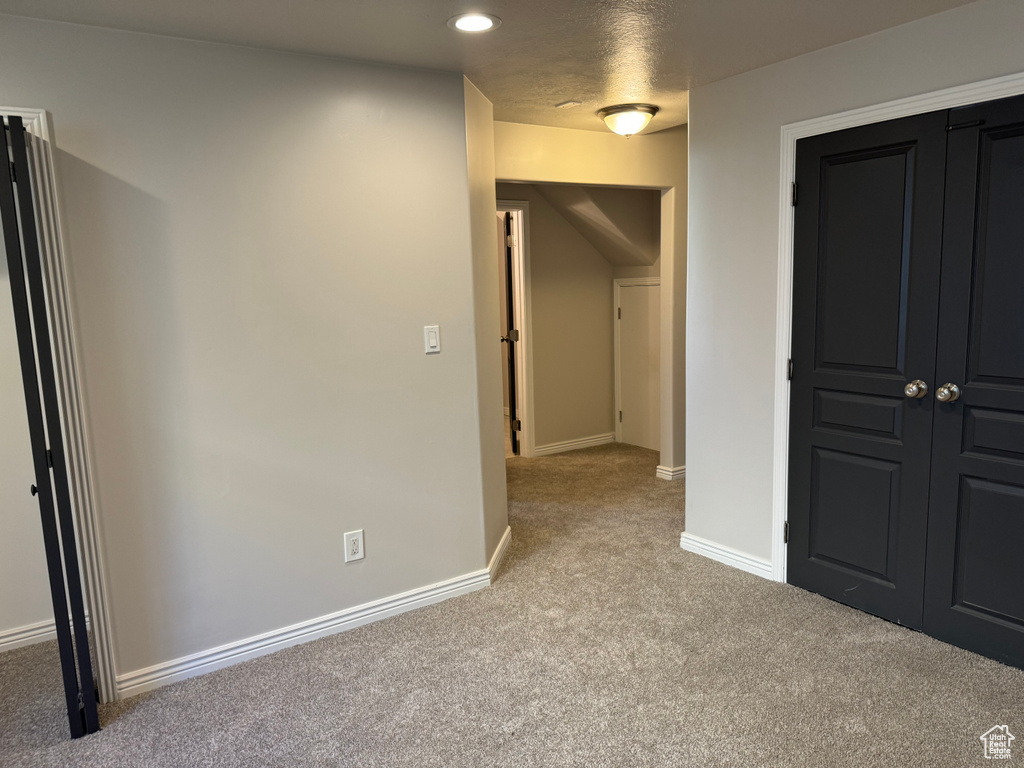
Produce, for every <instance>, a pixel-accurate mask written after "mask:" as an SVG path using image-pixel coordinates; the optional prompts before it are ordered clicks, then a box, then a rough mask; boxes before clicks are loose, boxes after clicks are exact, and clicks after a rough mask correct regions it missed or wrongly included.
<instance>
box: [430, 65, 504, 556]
mask: <svg viewBox="0 0 1024 768" xmlns="http://www.w3.org/2000/svg"><path fill="white" fill-rule="evenodd" d="M465 108H466V133H465V137H466V139H465V140H466V154H467V161H468V162H467V174H468V177H469V216H470V219H469V223H470V232H471V234H472V262H473V264H472V266H473V296H474V297H475V298H474V311H475V324H476V328H475V330H476V369H477V408H478V412H479V420H480V466H481V473H480V474H481V477H482V483H483V487H482V493H483V505H484V508H483V512H484V515H483V523H484V531H483V532H484V547H485V550H484V551H485V555H486V559H487V560H488V561H490V559H491V556H492V555H493V554H494V552H495V551H496V550H497V548H498V544H499V543H500V542H501V537H502V536H503V535H504V533H505V529H506V528H508V497H507V495H506V491H505V430H504V423H503V421H502V414H501V376H502V369H501V352H502V348H501V346H502V345H501V330H500V325H499V317H500V314H501V313H500V309H499V303H498V285H499V281H498V264H497V263H496V262H495V260H494V213H495V208H496V207H497V200H496V198H495V192H494V108H493V107H492V106H491V102H489V101H488V100H487V99H486V98H485V97H484V95H483V94H482V93H480V91H479V90H478V89H477V88H476V86H474V85H473V84H472V83H471V82H470V81H469V80H465ZM440 200H442V201H443V200H444V198H440ZM469 479H470V478H466V480H467V481H468V480H469Z"/></svg>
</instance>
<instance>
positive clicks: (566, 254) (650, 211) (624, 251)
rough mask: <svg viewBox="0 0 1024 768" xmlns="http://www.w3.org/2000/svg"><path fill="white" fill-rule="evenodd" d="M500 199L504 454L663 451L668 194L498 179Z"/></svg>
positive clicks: (623, 188) (542, 454)
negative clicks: (609, 447) (664, 211)
mask: <svg viewBox="0 0 1024 768" xmlns="http://www.w3.org/2000/svg"><path fill="white" fill-rule="evenodd" d="M497 198H498V201H499V202H498V206H497V211H498V215H497V219H496V225H497V235H498V254H499V258H500V259H501V262H500V264H499V274H500V275H501V280H500V282H501V286H500V293H501V322H502V326H501V327H502V331H501V333H502V343H503V344H504V345H505V347H506V348H505V349H504V350H503V368H504V370H503V374H504V380H505V382H506V384H505V408H506V417H507V418H506V432H507V433H508V434H509V437H510V438H511V437H513V436H514V437H518V438H519V439H518V440H517V441H516V442H513V441H512V440H511V439H509V441H508V444H507V446H506V448H507V453H508V455H510V456H513V455H515V456H522V457H526V458H532V457H539V456H547V455H551V454H557V453H563V452H566V451H573V450H578V449H582V448H590V447H594V446H598V445H602V444H605V443H612V442H626V443H629V444H633V445H638V446H640V447H643V448H646V449H648V450H652V451H659V450H660V432H661V425H660V421H661V375H660V361H659V357H660V352H661V318H662V313H661V308H660V307H661V301H660V298H661V297H660V291H661V287H660V286H661V280H660V255H661V205H662V200H661V198H662V193H661V191H660V190H653V189H640V188H626V187H603V186H583V185H568V184H522V183H499V184H498V188H497ZM623 302H625V304H626V305H628V306H624V305H623ZM641 316H642V318H643V322H642V323H641V322H640V320H641ZM623 328H625V331H626V332H625V335H623V334H622V332H621V331H622V329H623ZM656 464H657V462H656ZM659 476H660V475H659Z"/></svg>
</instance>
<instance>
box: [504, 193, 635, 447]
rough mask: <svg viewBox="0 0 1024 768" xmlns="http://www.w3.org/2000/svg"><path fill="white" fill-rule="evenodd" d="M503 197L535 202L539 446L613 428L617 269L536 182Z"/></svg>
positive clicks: (533, 284) (532, 206) (533, 246)
mask: <svg viewBox="0 0 1024 768" xmlns="http://www.w3.org/2000/svg"><path fill="white" fill-rule="evenodd" d="M498 197H500V198H501V199H502V200H517V201H519V200H525V201H526V202H528V203H529V204H530V212H529V220H528V225H529V238H530V242H529V249H530V297H531V303H532V313H531V325H530V329H531V331H530V333H531V335H530V338H531V343H532V345H533V349H532V352H531V354H532V360H533V387H534V389H533V395H534V397H533V414H534V429H535V430H536V435H535V436H534V444H535V446H536V447H538V448H540V447H543V446H546V445H551V444H553V443H561V442H565V441H568V440H580V439H583V438H587V437H594V436H595V435H604V434H607V433H609V432H612V431H614V428H615V425H614V422H613V421H612V410H613V408H614V404H615V393H614V378H613V377H614V372H613V365H614V361H613V348H612V330H613V327H612V322H613V321H612V267H611V265H610V264H609V263H608V262H607V261H606V260H605V258H604V257H603V256H602V255H601V254H600V253H598V251H597V249H596V248H594V246H592V245H591V244H590V243H589V242H588V241H587V240H585V239H584V238H583V236H582V235H581V234H580V233H579V232H578V231H576V229H575V228H574V227H573V226H572V225H571V224H569V222H568V221H566V220H565V218H563V217H562V215H561V214H560V213H558V211H556V210H555V209H554V208H552V207H551V205H549V204H548V202H547V201H546V200H545V199H544V198H543V197H542V196H541V195H540V194H538V192H537V190H536V189H534V187H533V186H531V185H526V184H499V185H498Z"/></svg>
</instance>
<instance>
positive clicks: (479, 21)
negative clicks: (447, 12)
mask: <svg viewBox="0 0 1024 768" xmlns="http://www.w3.org/2000/svg"><path fill="white" fill-rule="evenodd" d="M448 26H449V27H451V28H452V29H457V30H458V31H459V32H488V31H490V30H492V29H497V28H498V27H500V26H501V19H499V18H498V17H497V16H492V15H491V14H489V13H460V14H459V15H458V16H452V17H451V18H450V19H448Z"/></svg>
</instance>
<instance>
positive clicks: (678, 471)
mask: <svg viewBox="0 0 1024 768" xmlns="http://www.w3.org/2000/svg"><path fill="white" fill-rule="evenodd" d="M657 475H658V477H660V478H661V479H662V480H678V479H679V478H681V477H685V476H686V467H685V466H682V467H665V466H662V465H661V464H659V465H658V471H657Z"/></svg>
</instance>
